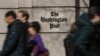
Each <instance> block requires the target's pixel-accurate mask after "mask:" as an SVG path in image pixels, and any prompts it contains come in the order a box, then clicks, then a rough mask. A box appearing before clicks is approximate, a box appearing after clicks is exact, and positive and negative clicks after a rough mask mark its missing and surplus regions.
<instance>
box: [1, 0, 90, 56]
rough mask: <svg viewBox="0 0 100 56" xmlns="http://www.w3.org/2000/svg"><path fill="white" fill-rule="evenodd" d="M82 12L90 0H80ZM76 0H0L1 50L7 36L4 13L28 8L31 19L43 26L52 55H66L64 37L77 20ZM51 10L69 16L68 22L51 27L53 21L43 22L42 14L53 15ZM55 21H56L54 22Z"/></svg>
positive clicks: (43, 33) (42, 32) (85, 9)
mask: <svg viewBox="0 0 100 56" xmlns="http://www.w3.org/2000/svg"><path fill="white" fill-rule="evenodd" d="M79 3H80V4H79V5H80V12H79V14H82V13H83V12H85V11H87V10H88V8H87V7H89V0H80V2H79ZM75 4H76V1H75V0H41V1H40V0H0V50H2V45H3V42H4V40H5V36H6V34H5V33H6V31H7V28H6V26H7V25H6V23H5V22H4V14H5V13H6V12H7V11H9V10H14V11H16V12H17V11H18V10H21V9H24V10H27V11H28V12H29V14H30V19H29V21H30V22H32V21H39V22H40V23H41V26H42V30H41V36H42V39H43V41H44V43H45V46H46V47H47V48H48V49H49V51H50V56H65V50H64V47H63V39H64V38H65V37H66V36H67V34H68V31H69V28H70V26H71V24H72V23H73V22H74V21H75V18H76V17H75V16H76V14H77V13H76V8H75ZM51 12H57V13H59V16H57V17H64V18H67V20H68V21H67V22H64V23H63V22H61V23H60V26H61V27H60V28H54V29H50V26H49V24H50V23H52V22H49V23H47V22H45V23H44V22H41V21H40V18H41V16H44V17H46V18H48V17H51V16H50V13H51ZM54 23H55V22H54Z"/></svg>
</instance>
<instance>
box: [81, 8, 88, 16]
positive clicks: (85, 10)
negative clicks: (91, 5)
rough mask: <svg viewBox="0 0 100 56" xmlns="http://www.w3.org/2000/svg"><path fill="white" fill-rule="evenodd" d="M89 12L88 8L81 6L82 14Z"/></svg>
mask: <svg viewBox="0 0 100 56" xmlns="http://www.w3.org/2000/svg"><path fill="white" fill-rule="evenodd" d="M87 12H88V8H80V15H81V14H83V13H87Z"/></svg>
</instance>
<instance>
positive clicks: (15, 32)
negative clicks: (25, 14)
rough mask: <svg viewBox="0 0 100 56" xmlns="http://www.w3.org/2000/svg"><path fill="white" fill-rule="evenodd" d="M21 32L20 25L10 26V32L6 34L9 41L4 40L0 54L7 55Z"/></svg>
mask: <svg viewBox="0 0 100 56" xmlns="http://www.w3.org/2000/svg"><path fill="white" fill-rule="evenodd" d="M20 32H21V25H16V26H12V28H11V34H9V36H7V37H8V38H9V39H8V40H9V41H7V42H6V46H4V48H3V50H2V52H1V54H0V56H7V54H9V53H10V52H12V50H13V49H14V48H15V47H16V43H17V42H18V39H19V36H20Z"/></svg>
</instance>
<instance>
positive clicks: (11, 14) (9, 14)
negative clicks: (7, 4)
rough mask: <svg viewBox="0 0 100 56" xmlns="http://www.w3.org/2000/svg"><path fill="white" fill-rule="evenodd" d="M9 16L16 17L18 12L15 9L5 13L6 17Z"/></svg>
mask: <svg viewBox="0 0 100 56" xmlns="http://www.w3.org/2000/svg"><path fill="white" fill-rule="evenodd" d="M8 16H12V17H13V18H14V19H16V13H15V12H14V11H8V12H7V13H6V14H5V17H8Z"/></svg>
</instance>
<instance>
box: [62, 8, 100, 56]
mask: <svg viewBox="0 0 100 56" xmlns="http://www.w3.org/2000/svg"><path fill="white" fill-rule="evenodd" d="M99 23H100V9H98V8H96V7H92V8H90V10H89V13H84V14H82V15H81V16H80V17H79V19H77V20H76V26H77V27H78V29H76V30H74V33H73V34H70V35H72V36H70V37H71V38H69V37H68V39H65V40H64V42H65V48H66V49H69V50H70V51H68V52H67V53H68V54H69V53H70V55H68V56H100V47H99V46H98V44H97V40H98V39H97V38H98V37H97V36H98V32H97V28H98V27H97V24H99ZM68 40H70V41H68ZM99 41H100V40H99ZM68 45H69V46H68ZM72 49H74V50H72ZM66 51H67V50H66ZM67 53H66V54H67ZM71 53H72V54H73V55H71Z"/></svg>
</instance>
